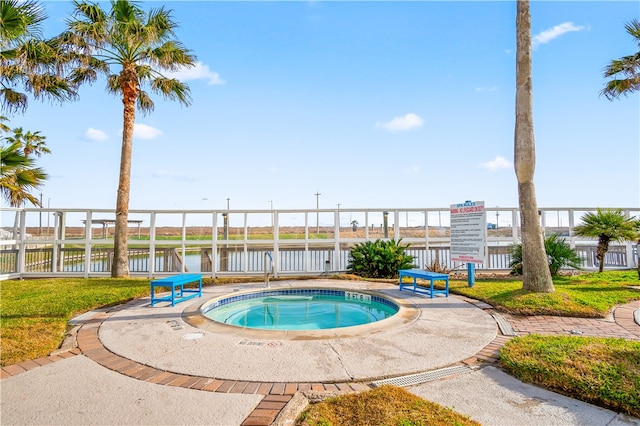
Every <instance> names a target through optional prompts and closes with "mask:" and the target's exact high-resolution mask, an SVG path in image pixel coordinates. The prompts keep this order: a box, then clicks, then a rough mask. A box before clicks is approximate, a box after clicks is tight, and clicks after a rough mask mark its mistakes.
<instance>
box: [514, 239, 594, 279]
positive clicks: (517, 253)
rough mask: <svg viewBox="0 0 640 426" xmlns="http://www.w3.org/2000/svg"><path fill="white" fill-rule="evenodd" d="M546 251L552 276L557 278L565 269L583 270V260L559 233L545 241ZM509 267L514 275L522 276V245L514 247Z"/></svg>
mask: <svg viewBox="0 0 640 426" xmlns="http://www.w3.org/2000/svg"><path fill="white" fill-rule="evenodd" d="M544 250H545V251H546V253H547V260H548V262H549V272H551V276H553V277H555V276H557V275H558V274H559V273H560V270H561V269H562V268H565V267H569V268H574V269H582V259H581V258H580V256H579V255H578V253H577V252H576V251H575V250H574V249H573V248H571V246H570V245H569V243H567V241H566V240H565V239H564V238H562V237H561V236H560V234H559V233H554V234H551V235H549V236H548V237H546V238H545V239H544ZM509 267H510V268H511V274H512V275H522V244H516V245H514V246H513V247H512V251H511V263H509Z"/></svg>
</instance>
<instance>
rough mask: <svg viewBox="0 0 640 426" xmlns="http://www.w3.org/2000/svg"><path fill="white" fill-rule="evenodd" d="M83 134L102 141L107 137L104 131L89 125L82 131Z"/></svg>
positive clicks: (88, 137)
mask: <svg viewBox="0 0 640 426" xmlns="http://www.w3.org/2000/svg"><path fill="white" fill-rule="evenodd" d="M84 136H85V137H86V138H87V139H89V140H92V141H104V140H107V139H108V138H109V137H108V136H107V134H106V133H105V132H103V131H102V130H98V129H94V128H93V127H89V129H88V130H87V131H86V132H84Z"/></svg>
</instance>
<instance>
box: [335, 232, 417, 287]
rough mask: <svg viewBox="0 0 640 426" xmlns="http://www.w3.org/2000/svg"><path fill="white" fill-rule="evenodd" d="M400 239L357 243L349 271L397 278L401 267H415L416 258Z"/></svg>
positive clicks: (364, 274) (368, 276) (352, 253)
mask: <svg viewBox="0 0 640 426" xmlns="http://www.w3.org/2000/svg"><path fill="white" fill-rule="evenodd" d="M400 241H402V240H400ZM400 241H397V242H396V241H395V240H389V241H384V240H376V241H374V242H372V241H367V242H364V243H358V244H356V245H355V246H354V247H353V250H351V254H350V256H349V264H348V265H347V271H348V272H349V273H351V274H355V275H359V276H361V277H367V278H396V277H397V276H398V271H399V270H400V269H411V268H414V267H415V266H414V258H413V257H412V256H409V255H407V254H406V253H405V250H406V249H407V248H408V247H409V245H408V244H407V245H404V246H403V245H402V244H400Z"/></svg>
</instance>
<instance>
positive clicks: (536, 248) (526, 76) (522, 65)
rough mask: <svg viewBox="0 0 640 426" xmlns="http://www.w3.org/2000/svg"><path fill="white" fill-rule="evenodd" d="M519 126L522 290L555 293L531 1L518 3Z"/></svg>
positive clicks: (517, 156) (517, 163)
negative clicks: (545, 224) (540, 164)
mask: <svg viewBox="0 0 640 426" xmlns="http://www.w3.org/2000/svg"><path fill="white" fill-rule="evenodd" d="M516 47H517V55H516V125H515V138H514V139H515V140H514V167H515V172H516V177H517V179H518V200H519V203H520V221H521V226H522V275H523V276H522V288H523V290H526V291H533V292H539V293H551V292H554V291H555V288H554V287H553V281H552V279H551V273H550V272H549V266H548V264H547V255H546V253H545V251H544V238H543V236H542V229H541V227H540V222H539V218H538V205H537V202H536V191H535V186H534V183H533V175H534V171H535V161H536V154H535V139H534V134H533V107H532V89H531V14H530V11H529V0H518V2H517V16H516Z"/></svg>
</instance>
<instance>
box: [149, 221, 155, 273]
mask: <svg viewBox="0 0 640 426" xmlns="http://www.w3.org/2000/svg"><path fill="white" fill-rule="evenodd" d="M150 216H151V217H150V218H149V279H152V278H153V275H154V274H155V273H156V212H151V215H150Z"/></svg>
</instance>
